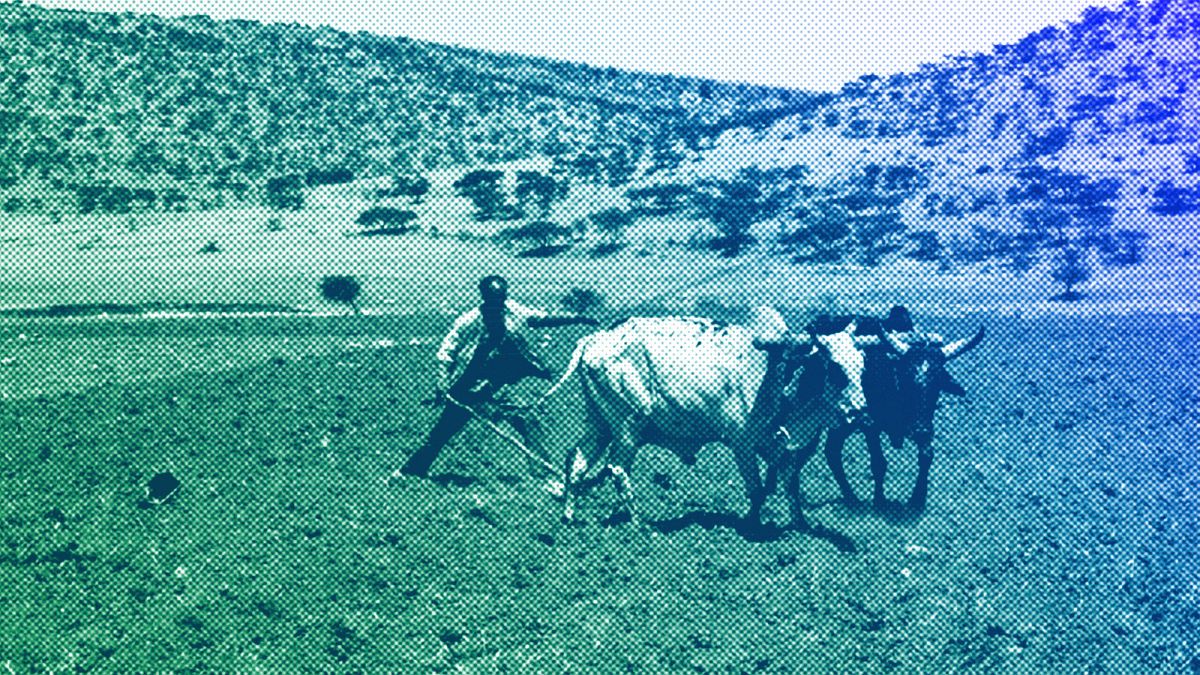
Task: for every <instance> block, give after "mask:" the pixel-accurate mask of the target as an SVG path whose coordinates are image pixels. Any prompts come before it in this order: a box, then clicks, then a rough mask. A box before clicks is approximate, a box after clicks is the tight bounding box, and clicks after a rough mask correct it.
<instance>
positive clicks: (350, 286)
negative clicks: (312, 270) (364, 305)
mask: <svg viewBox="0 0 1200 675" xmlns="http://www.w3.org/2000/svg"><path fill="white" fill-rule="evenodd" d="M361 291H362V284H360V283H359V282H358V279H356V278H354V277H352V276H337V275H335V276H327V277H325V278H323V279H321V296H322V297H323V298H325V299H326V300H328V301H330V302H342V303H345V304H348V305H350V309H352V310H353V311H354V313H355V314H358V304H357V300H358V294H359V292H361Z"/></svg>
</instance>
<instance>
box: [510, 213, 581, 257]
mask: <svg viewBox="0 0 1200 675" xmlns="http://www.w3.org/2000/svg"><path fill="white" fill-rule="evenodd" d="M570 234H571V230H570V228H568V227H566V226H564V225H559V224H558V223H555V222H553V221H549V220H535V221H532V222H529V223H526V224H524V225H519V226H517V227H510V228H508V229H506V230H504V231H502V232H501V233H500V237H501V239H503V240H506V241H528V242H532V243H534V244H536V245H537V249H542V250H548V249H550V248H551V247H552V246H553V245H554V243H555V242H556V241H558V240H561V239H563V238H566V237H568V236H570ZM537 249H535V250H537Z"/></svg>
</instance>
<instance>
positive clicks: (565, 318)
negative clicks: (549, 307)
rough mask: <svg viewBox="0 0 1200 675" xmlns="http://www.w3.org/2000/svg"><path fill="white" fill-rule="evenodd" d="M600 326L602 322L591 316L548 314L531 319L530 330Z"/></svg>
mask: <svg viewBox="0 0 1200 675" xmlns="http://www.w3.org/2000/svg"><path fill="white" fill-rule="evenodd" d="M575 325H583V326H599V325H600V322H599V321H597V320H595V319H593V318H592V317H590V316H579V315H577V314H562V315H558V316H553V315H549V314H547V315H546V316H542V317H535V318H531V319H529V327H530V328H558V327H559V326H575Z"/></svg>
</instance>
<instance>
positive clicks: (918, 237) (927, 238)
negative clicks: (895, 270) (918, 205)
mask: <svg viewBox="0 0 1200 675" xmlns="http://www.w3.org/2000/svg"><path fill="white" fill-rule="evenodd" d="M908 239H909V241H911V242H912V243H913V248H912V250H911V251H909V252H908V257H910V258H912V259H913V260H921V261H925V262H932V261H935V260H940V259H941V257H942V252H943V249H942V242H941V239H939V238H938V233H937V232H934V231H933V230H921V231H919V232H910V233H909V234H908Z"/></svg>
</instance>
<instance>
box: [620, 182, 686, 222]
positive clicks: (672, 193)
mask: <svg viewBox="0 0 1200 675" xmlns="http://www.w3.org/2000/svg"><path fill="white" fill-rule="evenodd" d="M691 194H692V188H690V187H688V186H687V185H680V184H678V183H664V184H661V185H649V186H646V187H640V188H632V189H629V190H626V191H625V197H626V199H628V200H629V201H631V202H633V208H634V210H635V211H638V212H642V213H647V214H652V215H666V214H669V213H675V212H676V211H678V210H680V209H682V208H683V206H684V204H685V202H684V199H685V198H686V197H688V196H689V195H691Z"/></svg>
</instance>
